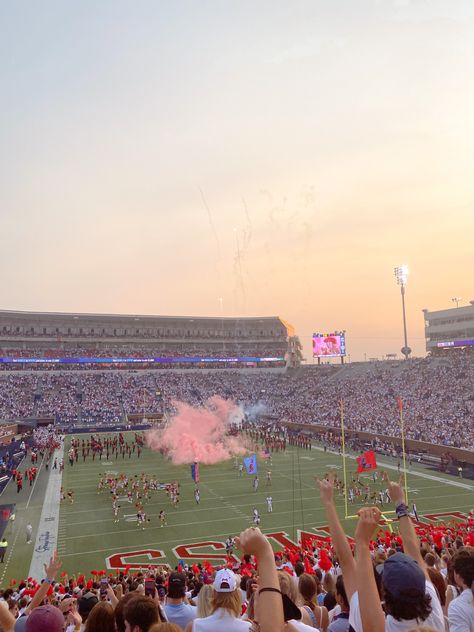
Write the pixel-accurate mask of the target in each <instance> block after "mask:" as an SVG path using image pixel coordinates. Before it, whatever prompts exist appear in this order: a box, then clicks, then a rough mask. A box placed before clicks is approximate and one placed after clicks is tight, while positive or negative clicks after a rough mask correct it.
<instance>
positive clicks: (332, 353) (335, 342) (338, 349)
mask: <svg viewBox="0 0 474 632" xmlns="http://www.w3.org/2000/svg"><path fill="white" fill-rule="evenodd" d="M344 355H346V342H345V338H344V336H343V335H341V334H329V335H328V336H321V335H319V334H314V335H313V358H321V357H324V358H328V357H333V358H334V357H338V356H344Z"/></svg>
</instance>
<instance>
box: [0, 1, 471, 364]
mask: <svg viewBox="0 0 474 632" xmlns="http://www.w3.org/2000/svg"><path fill="white" fill-rule="evenodd" d="M473 14H474V9H473V5H472V4H471V3H470V2H467V1H466V2H456V1H453V2H450V3H446V2H437V1H436V0H433V2H430V3H427V2H422V1H421V0H420V1H415V0H413V1H409V0H393V1H387V2H385V1H383V0H377V1H369V0H367V1H365V0H361V2H357V3H354V2H352V1H351V2H349V1H346V2H342V1H339V0H335V1H334V2H331V3H323V2H298V1H297V2H276V1H275V2H268V3H266V2H262V3H259V4H258V6H257V7H255V4H254V3H250V2H239V3H217V2H205V3H203V4H202V5H201V3H199V7H198V5H197V4H196V3H186V2H183V3H179V6H178V5H177V4H176V5H175V4H172V3H169V4H168V5H166V3H157V4H155V3H145V2H137V3H134V4H133V6H132V5H130V4H129V3H125V2H118V3H117V2H114V3H112V2H110V3H109V2H104V3H101V4H100V6H97V4H96V3H91V4H90V5H88V3H87V2H86V3H84V4H83V5H82V4H81V6H80V7H79V6H75V7H73V6H66V5H64V6H60V7H59V8H58V7H57V5H56V4H53V3H50V2H45V3H44V4H43V3H41V7H40V6H39V5H38V4H36V3H31V4H30V7H29V10H27V8H26V5H23V4H22V7H21V8H20V7H19V5H16V6H6V5H4V6H3V7H2V8H1V9H0V20H1V21H2V24H6V25H8V29H6V31H7V32H6V35H5V37H3V38H2V41H1V43H0V53H1V55H0V59H2V62H1V63H2V71H3V72H2V76H3V77H4V80H3V82H2V86H1V87H0V90H1V91H2V95H1V96H2V103H3V106H2V110H3V112H2V118H1V120H0V133H1V135H2V139H3V142H2V148H1V149H0V174H1V175H0V178H1V187H0V220H1V226H2V237H3V239H2V249H1V254H0V263H1V266H2V300H1V307H2V308H6V309H38V310H61V311H68V310H73V311H98V312H125V313H157V314H177V315H188V314H189V315H191V314H194V315H219V314H220V303H219V300H218V299H219V297H222V298H223V312H224V314H225V315H227V316H231V315H249V316H250V315H281V316H282V317H283V318H285V319H286V320H288V321H289V322H291V323H292V324H294V325H295V327H296V330H297V333H298V334H299V335H300V337H301V339H302V341H303V342H304V343H305V350H306V351H307V352H309V349H310V347H309V339H310V336H311V333H312V332H313V331H314V330H318V331H325V330H330V329H333V328H341V329H346V330H347V344H348V352H349V353H350V354H351V358H352V359H362V358H363V357H364V353H365V354H366V355H367V357H372V356H379V357H380V356H381V355H383V354H385V353H390V352H397V351H399V349H400V347H401V346H402V340H403V339H402V322H401V306H400V295H399V291H398V288H397V286H396V284H395V280H394V278H393V267H394V266H395V265H397V264H400V263H407V264H408V265H409V267H410V270H411V275H410V278H409V281H408V288H407V308H408V328H409V343H410V345H411V346H412V348H413V349H414V352H415V353H416V354H421V353H423V351H424V344H423V318H422V313H421V310H422V308H424V307H428V308H430V309H435V308H443V307H449V306H451V298H452V297H453V296H461V297H464V299H466V301H467V300H474V287H473V282H472V280H473V270H474V250H473V248H472V234H473V229H474V205H473V202H474V191H473V164H474V118H473V116H472V103H473V102H474V75H473V73H472V59H473V58H474V18H473Z"/></svg>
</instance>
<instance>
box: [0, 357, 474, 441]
mask: <svg viewBox="0 0 474 632" xmlns="http://www.w3.org/2000/svg"><path fill="white" fill-rule="evenodd" d="M216 394H217V395H220V396H222V397H224V398H226V399H232V400H234V401H236V402H238V403H241V404H242V405H243V406H244V408H245V407H251V406H253V405H256V404H257V403H261V404H262V408H264V410H265V414H266V415H268V416H271V417H273V418H275V419H276V420H279V421H292V422H299V423H308V424H322V425H324V426H328V427H334V426H338V425H339V423H340V422H339V414H340V401H341V400H343V401H344V411H345V424H346V427H347V428H348V429H352V430H362V431H369V432H373V433H375V434H377V435H389V436H399V435H400V426H399V412H398V407H397V398H401V400H402V401H403V408H404V420H405V427H406V436H407V438H410V439H418V440H422V441H427V442H430V443H437V444H441V445H446V446H454V447H462V448H467V449H473V448H474V433H473V432H472V423H467V422H466V420H471V421H472V419H473V417H474V362H473V361H472V359H471V358H470V357H464V356H451V358H450V359H448V358H447V359H444V360H442V361H433V360H432V359H426V360H418V361H412V362H407V363H403V364H400V365H395V367H392V366H391V365H389V364H387V363H379V364H373V365H364V366H361V367H356V368H353V367H351V365H349V366H347V367H345V368H342V369H341V368H340V367H321V368H318V367H306V368H302V369H300V370H299V371H297V373H296V374H293V373H291V372H287V373H277V374H275V373H272V372H263V371H262V372H254V373H242V372H238V371H225V372H172V371H166V372H161V371H147V372H140V371H123V372H118V371H117V372H114V371H109V372H106V371H102V372H95V373H94V372H90V373H79V372H77V373H75V374H74V375H72V374H70V373H64V374H63V373H54V374H48V373H45V374H43V375H42V376H38V375H37V374H36V373H29V374H21V375H16V374H14V375H12V374H7V375H0V418H3V419H12V418H17V417H22V416H25V417H28V416H32V415H33V414H36V415H42V416H53V417H56V418H57V419H58V420H59V421H60V422H61V423H64V424H70V423H73V422H74V421H75V420H82V421H90V422H92V423H97V424H98V423H106V422H119V421H120V420H122V419H124V418H125V415H126V414H142V413H146V412H163V411H170V412H172V410H173V401H175V400H179V401H185V402H187V403H189V404H191V405H201V404H203V403H204V402H205V401H206V399H207V398H208V397H210V396H212V395H216ZM104 411H105V412H104Z"/></svg>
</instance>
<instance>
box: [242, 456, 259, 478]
mask: <svg viewBox="0 0 474 632" xmlns="http://www.w3.org/2000/svg"><path fill="white" fill-rule="evenodd" d="M244 465H245V469H246V470H247V474H256V473H257V455H256V454H252V456H246V457H245V458H244Z"/></svg>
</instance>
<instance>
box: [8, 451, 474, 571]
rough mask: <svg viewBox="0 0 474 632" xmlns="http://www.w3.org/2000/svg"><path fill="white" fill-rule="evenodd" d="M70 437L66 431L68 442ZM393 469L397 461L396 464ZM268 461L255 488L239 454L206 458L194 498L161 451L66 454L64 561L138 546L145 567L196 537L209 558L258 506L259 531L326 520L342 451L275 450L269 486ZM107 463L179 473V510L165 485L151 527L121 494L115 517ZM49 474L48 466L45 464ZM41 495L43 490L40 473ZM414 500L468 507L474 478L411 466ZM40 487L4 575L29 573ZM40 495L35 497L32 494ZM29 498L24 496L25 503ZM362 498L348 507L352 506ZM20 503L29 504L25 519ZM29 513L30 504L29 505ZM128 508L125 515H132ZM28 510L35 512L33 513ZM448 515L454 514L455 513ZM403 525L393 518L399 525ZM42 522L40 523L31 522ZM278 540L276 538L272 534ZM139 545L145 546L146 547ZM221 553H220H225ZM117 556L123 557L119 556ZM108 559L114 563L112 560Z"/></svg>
mask: <svg viewBox="0 0 474 632" xmlns="http://www.w3.org/2000/svg"><path fill="white" fill-rule="evenodd" d="M69 442H70V439H69V438H67V439H66V450H67V449H68V447H69ZM380 461H381V462H380V467H381V468H383V469H387V471H388V472H389V474H391V475H393V477H397V476H398V475H397V472H396V463H395V462H394V461H390V459H384V458H382V459H381V460H380ZM347 465H348V469H352V470H353V469H354V461H353V460H352V459H348V460H347ZM390 468H391V469H390ZM267 469H268V466H267V464H266V463H265V462H259V476H260V487H259V489H258V491H257V492H254V491H253V490H252V477H251V476H249V475H247V474H244V475H243V476H242V477H239V475H238V472H237V471H236V469H234V466H233V461H228V462H224V463H220V464H218V465H213V466H204V465H201V466H200V484H199V489H200V491H201V502H200V504H199V505H197V504H196V502H195V500H194V496H193V490H194V482H193V481H192V480H191V476H190V468H189V466H188V465H186V466H173V465H171V464H170V463H169V462H168V461H167V460H165V459H164V458H163V457H162V456H161V455H160V454H158V453H153V452H151V451H150V450H148V449H145V450H144V451H143V453H142V456H141V458H140V459H137V458H136V456H135V455H134V456H132V458H131V459H128V458H125V459H122V458H121V457H119V459H117V460H115V459H114V460H109V461H108V462H106V460H105V458H103V459H102V461H99V460H97V459H96V460H95V461H94V462H92V461H91V460H90V459H89V460H87V461H86V463H84V464H83V463H82V462H81V458H80V459H79V462H78V463H77V464H75V465H74V466H73V467H70V466H69V464H68V463H67V462H66V464H65V471H64V474H63V480H62V484H63V487H64V489H65V490H69V489H72V490H74V497H75V501H74V504H70V503H68V502H67V501H65V502H63V503H62V505H61V508H60V520H59V534H58V547H57V548H58V553H59V555H60V557H61V558H62V560H63V568H64V569H65V570H67V571H68V572H69V573H70V574H71V573H79V572H85V573H88V572H90V570H92V569H102V568H106V558H108V557H109V556H113V555H115V554H122V555H126V554H127V553H131V552H132V553H133V552H134V553H137V555H136V556H135V557H133V558H130V557H129V558H123V559H122V560H121V565H124V564H125V563H128V564H133V565H143V566H147V565H148V564H149V563H150V561H151V560H150V555H158V554H157V553H146V551H149V550H151V551H161V552H162V553H163V555H164V556H165V557H163V558H162V559H159V558H156V559H154V560H153V561H154V562H162V563H167V564H170V565H171V566H175V565H176V564H177V562H178V559H180V558H182V554H183V549H178V550H177V551H174V550H173V549H174V548H175V547H180V546H183V545H190V544H193V543H194V544H199V545H200V547H199V548H194V549H192V550H191V551H189V554H190V555H195V556H196V558H195V559H196V560H197V561H199V557H198V556H202V557H208V556H209V554H212V553H214V554H216V553H219V550H217V551H216V550H215V548H213V547H215V546H219V544H217V545H216V544H214V545H212V544H209V545H205V543H206V542H214V543H216V542H217V543H223V542H224V541H225V539H226V538H227V537H228V536H229V535H235V534H238V533H239V532H240V531H241V530H242V529H244V528H245V527H247V526H250V525H251V524H252V511H253V508H254V507H257V508H258V510H259V511H260V514H261V518H262V521H261V525H260V526H261V529H262V530H263V531H264V532H266V533H272V532H279V531H282V532H286V533H287V534H288V536H289V537H290V538H292V539H295V537H296V530H297V529H304V530H306V531H311V530H312V529H314V528H318V527H321V526H323V525H325V516H324V511H323V508H322V506H321V503H320V501H319V497H318V492H317V491H316V489H315V486H314V483H313V477H314V476H323V475H324V474H325V473H326V472H327V471H328V470H331V469H336V471H337V473H338V475H339V476H340V477H342V458H341V457H340V456H338V455H335V454H332V453H329V452H328V453H324V452H323V451H321V450H318V449H313V450H311V451H307V450H298V451H297V450H296V449H295V448H290V449H288V450H287V451H286V452H284V453H277V454H276V455H274V458H273V464H272V466H271V467H270V469H271V470H272V484H271V487H268V486H267V485H266V481H265V472H266V470H267ZM106 471H111V472H117V473H125V474H127V475H128V476H129V477H130V476H133V475H135V474H138V475H139V474H140V473H142V472H147V473H151V474H155V475H156V476H157V478H158V480H159V481H160V482H163V483H166V482H171V481H176V480H177V481H179V483H180V489H181V500H180V506H179V508H178V509H175V508H174V507H172V506H171V504H170V502H169V500H168V498H167V495H166V493H165V492H164V491H159V492H158V491H155V492H152V498H151V500H149V501H148V502H147V503H146V504H145V511H146V512H147V515H148V517H149V518H150V522H149V523H147V525H146V528H145V530H142V529H141V528H138V527H137V525H136V521H135V520H134V514H135V508H134V505H133V504H129V503H128V502H126V501H120V503H119V504H120V507H121V508H120V514H119V515H120V521H119V522H118V523H114V517H113V512H112V507H111V499H110V492H109V491H108V490H107V491H102V492H101V493H100V494H98V492H97V482H98V479H99V474H101V473H104V472H106ZM43 475H44V476H45V477H46V480H47V476H48V475H49V473H45V472H44V471H43ZM38 485H39V486H40V487H39V490H38V494H41V490H43V493H44V488H45V482H44V481H43V480H42V479H41V478H40V480H39V482H38ZM408 485H409V490H410V491H409V496H410V498H409V499H410V501H414V502H416V504H417V508H418V514H419V515H420V516H421V515H425V514H435V513H443V512H450V511H459V512H467V511H468V510H469V509H472V507H473V506H474V485H473V482H472V481H459V480H458V479H455V478H453V477H450V476H444V475H440V474H438V473H437V472H434V471H431V470H427V469H423V468H421V467H418V466H414V467H413V469H412V471H411V472H409V474H408ZM381 486H382V484H381V483H379V482H378V483H376V484H372V487H373V489H376V490H378V489H380V488H381ZM38 494H36V490H35V495H33V496H31V495H30V501H31V502H30V501H29V506H28V507H26V508H25V507H23V509H22V508H21V507H20V505H19V506H18V509H17V516H18V517H20V518H21V519H20V520H18V519H17V524H16V525H15V526H14V528H13V530H12V532H11V534H10V536H9V537H10V539H11V540H12V541H13V540H14V538H15V536H16V538H17V539H16V543H15V547H14V548H13V549H12V550H11V556H10V560H9V567H8V572H6V569H5V571H4V575H5V578H3V584H4V583H5V581H6V578H8V577H12V576H13V577H18V576H25V575H26V573H27V572H28V568H29V565H28V561H29V560H30V559H31V555H32V551H33V549H32V547H31V545H29V546H27V545H25V543H24V540H23V536H22V535H21V534H20V537H18V533H17V532H15V529H24V525H25V524H26V522H25V520H27V519H31V515H33V514H34V516H35V518H36V520H38V519H39V518H38V515H37V514H38V513H39V508H40V507H41V499H40V498H39V497H38ZM268 494H270V495H271V496H272V497H273V513H271V514H269V513H267V506H266V500H265V499H266V497H267V495H268ZM35 498H36V500H34V499H35ZM24 504H26V501H25V503H24ZM337 504H338V507H339V509H340V513H341V516H342V517H343V516H344V501H343V498H342V497H339V498H337ZM359 506H361V504H360V503H359V504H355V505H353V506H350V510H351V512H354V511H356V510H357V508H358V507H359ZM160 509H164V510H165V511H166V513H167V517H168V524H167V526H165V527H160V524H159V520H158V513H159V511H160ZM22 511H23V512H26V513H25V516H23V517H22V515H21V514H22ZM28 512H33V514H32V513H28ZM126 515H128V516H129V517H128V519H127V518H126V517H125V516H126ZM26 516H28V518H27V517H26ZM448 519H449V518H448ZM395 524H396V523H394V525H395ZM33 526H34V527H35V525H34V524H33ZM354 526H355V521H354V520H351V519H348V520H344V527H345V529H346V532H347V533H348V534H351V533H352V531H353V529H354ZM273 543H274V545H275V548H281V546H280V547H279V546H278V542H276V541H274V542H273ZM139 552H142V553H140V554H139ZM221 553H222V552H221ZM115 563H116V561H115ZM109 567H110V563H109Z"/></svg>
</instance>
